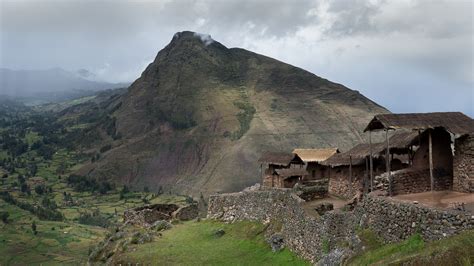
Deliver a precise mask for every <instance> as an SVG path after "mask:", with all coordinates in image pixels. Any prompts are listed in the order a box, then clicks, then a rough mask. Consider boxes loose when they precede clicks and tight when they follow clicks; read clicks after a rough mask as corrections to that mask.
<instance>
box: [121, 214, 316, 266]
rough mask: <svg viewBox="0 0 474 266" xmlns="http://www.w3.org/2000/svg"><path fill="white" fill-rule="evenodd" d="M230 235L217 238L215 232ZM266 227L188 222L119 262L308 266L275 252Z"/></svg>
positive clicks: (240, 223)
mask: <svg viewBox="0 0 474 266" xmlns="http://www.w3.org/2000/svg"><path fill="white" fill-rule="evenodd" d="M218 229H223V230H224V231H225V232H226V233H225V234H224V236H222V237H216V236H215V235H214V232H215V231H216V230H218ZM263 229H264V226H263V225H260V224H256V223H252V222H238V223H234V224H223V223H219V222H215V221H201V222H186V223H182V224H178V225H176V226H174V228H172V229H171V230H168V231H165V232H163V236H162V237H161V238H158V239H156V240H155V241H154V242H151V243H148V244H143V245H137V246H133V247H130V250H131V251H130V252H129V253H125V254H123V255H122V256H121V257H120V258H119V259H118V261H120V262H123V263H128V262H131V263H133V264H135V263H140V264H141V263H150V262H153V264H154V265H165V264H166V265H307V264H308V263H307V262H305V261H303V260H301V259H299V258H298V257H296V256H295V255H294V254H292V253H291V252H290V251H288V250H286V249H285V250H283V251H281V252H278V253H273V252H272V251H271V248H270V247H269V245H268V244H267V243H265V241H264V237H263V232H262V231H263Z"/></svg>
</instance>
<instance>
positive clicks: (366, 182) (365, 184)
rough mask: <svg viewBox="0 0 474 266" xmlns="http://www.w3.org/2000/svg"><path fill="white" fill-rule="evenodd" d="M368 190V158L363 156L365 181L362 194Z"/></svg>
mask: <svg viewBox="0 0 474 266" xmlns="http://www.w3.org/2000/svg"><path fill="white" fill-rule="evenodd" d="M368 192H369V160H368V158H367V156H366V157H365V182H364V194H367V193H368Z"/></svg>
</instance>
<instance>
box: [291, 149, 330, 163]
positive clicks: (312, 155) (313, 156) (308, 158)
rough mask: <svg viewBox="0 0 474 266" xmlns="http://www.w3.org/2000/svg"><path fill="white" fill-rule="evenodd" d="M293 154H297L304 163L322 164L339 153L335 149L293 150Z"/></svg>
mask: <svg viewBox="0 0 474 266" xmlns="http://www.w3.org/2000/svg"><path fill="white" fill-rule="evenodd" d="M293 153H295V154H297V155H298V156H299V157H300V158H301V159H302V160H303V161H304V162H306V163H308V162H318V163H320V162H322V161H325V160H327V159H328V158H329V157H331V156H333V155H334V154H336V153H339V149H337V148H324V149H295V150H294V151H293Z"/></svg>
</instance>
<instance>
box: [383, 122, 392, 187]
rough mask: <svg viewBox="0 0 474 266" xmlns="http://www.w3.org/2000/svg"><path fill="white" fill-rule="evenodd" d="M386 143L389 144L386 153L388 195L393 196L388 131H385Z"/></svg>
mask: <svg viewBox="0 0 474 266" xmlns="http://www.w3.org/2000/svg"><path fill="white" fill-rule="evenodd" d="M385 141H386V142H387V150H386V151H385V170H386V171H387V174H388V190H389V191H388V194H389V195H390V196H392V175H391V173H390V143H389V140H388V129H385Z"/></svg>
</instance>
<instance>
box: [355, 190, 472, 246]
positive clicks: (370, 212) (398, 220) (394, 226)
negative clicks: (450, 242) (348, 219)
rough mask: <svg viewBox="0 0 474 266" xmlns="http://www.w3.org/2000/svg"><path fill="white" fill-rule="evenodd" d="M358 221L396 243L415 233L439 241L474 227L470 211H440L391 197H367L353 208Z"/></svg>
mask: <svg viewBox="0 0 474 266" xmlns="http://www.w3.org/2000/svg"><path fill="white" fill-rule="evenodd" d="M354 212H355V215H356V216H358V217H361V224H363V225H365V226H368V227H369V228H371V229H372V230H373V231H374V232H375V233H376V234H377V235H379V236H381V237H382V238H383V239H384V240H385V241H387V242H398V241H400V240H403V239H406V238H408V237H409V236H411V235H413V234H414V233H420V234H421V235H422V237H423V239H425V240H428V241H430V240H438V239H441V238H444V237H446V236H451V235H454V234H457V233H460V232H462V231H463V230H466V229H470V228H474V216H473V214H472V213H468V212H460V211H455V210H439V209H434V208H428V207H424V206H421V205H415V204H411V203H403V202H399V201H394V200H391V199H390V198H385V197H377V196H366V197H365V198H364V200H363V201H361V202H360V204H359V206H357V208H356V210H355V211H354Z"/></svg>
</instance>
